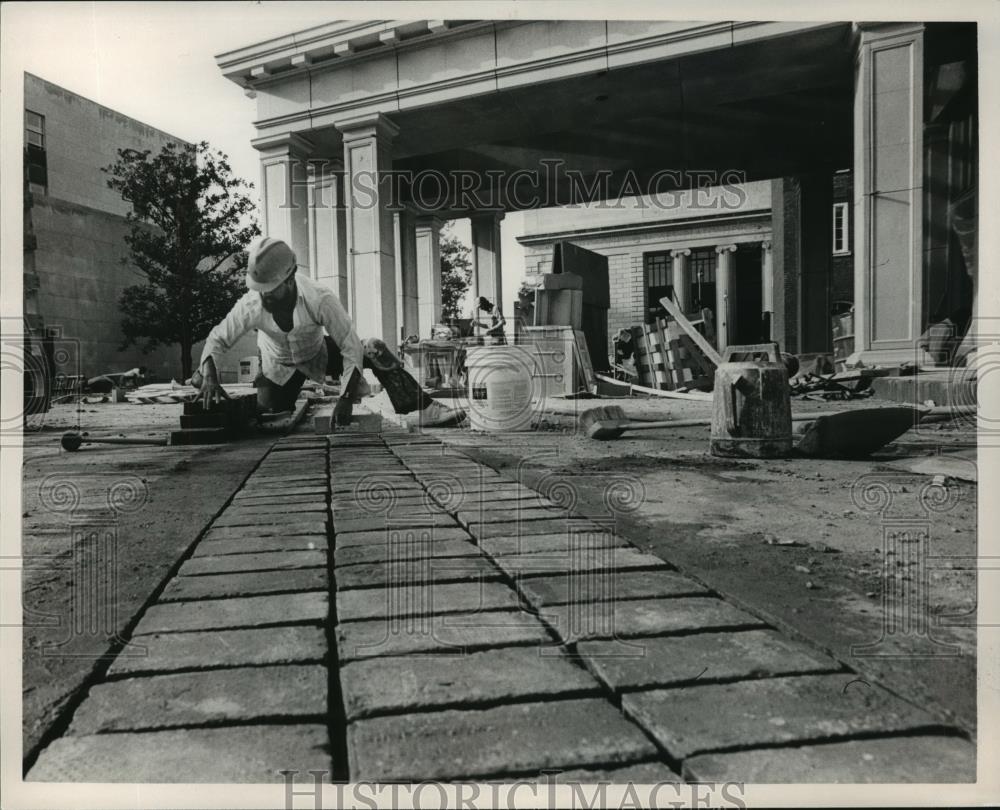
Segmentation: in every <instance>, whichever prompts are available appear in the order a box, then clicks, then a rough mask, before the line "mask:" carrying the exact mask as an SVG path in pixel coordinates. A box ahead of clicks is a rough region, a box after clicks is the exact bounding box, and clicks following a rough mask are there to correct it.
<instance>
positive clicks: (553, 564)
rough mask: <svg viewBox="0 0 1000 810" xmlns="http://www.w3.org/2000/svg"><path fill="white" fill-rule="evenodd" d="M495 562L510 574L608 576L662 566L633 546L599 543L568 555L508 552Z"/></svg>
mask: <svg viewBox="0 0 1000 810" xmlns="http://www.w3.org/2000/svg"><path fill="white" fill-rule="evenodd" d="M497 565H499V566H500V567H501V568H502V569H503V570H504V571H505V572H506V573H507V574H509V575H510V576H519V577H530V576H536V575H542V576H544V575H550V576H551V575H553V574H567V573H577V574H582V573H584V572H587V571H595V572H600V573H602V574H603V575H604V576H611V575H612V574H614V573H616V572H617V571H624V570H627V569H635V568H666V567H667V565H666V563H664V562H663V560H661V559H660V558H659V557H657V556H656V555H655V554H647V553H646V552H644V551H639V550H638V549H635V548H614V547H601V546H583V547H577V548H574V549H572V550H571V551H570V553H568V554H555V553H553V554H508V555H506V556H504V557H497Z"/></svg>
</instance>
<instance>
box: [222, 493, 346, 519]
mask: <svg viewBox="0 0 1000 810" xmlns="http://www.w3.org/2000/svg"><path fill="white" fill-rule="evenodd" d="M307 513H308V514H309V518H307V519H311V520H323V519H324V516H325V515H326V499H325V498H323V497H316V496H313V497H312V498H310V499H309V500H306V501H298V502H295V501H291V500H286V499H276V500H274V501H273V502H270V503H256V502H252V501H236V502H234V503H232V504H230V505H229V506H228V507H227V508H226V510H225V511H224V512H223V513H222V515H221V517H227V518H233V517H272V516H273V517H280V518H281V519H282V520H285V521H288V520H291V519H293V518H294V517H295V515H304V514H307ZM313 513H317V514H313Z"/></svg>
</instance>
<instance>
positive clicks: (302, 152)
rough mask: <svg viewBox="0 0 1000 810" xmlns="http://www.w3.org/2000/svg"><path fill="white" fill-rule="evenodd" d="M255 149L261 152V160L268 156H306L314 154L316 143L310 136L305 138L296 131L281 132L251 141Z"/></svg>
mask: <svg viewBox="0 0 1000 810" xmlns="http://www.w3.org/2000/svg"><path fill="white" fill-rule="evenodd" d="M251 145H252V146H253V148H254V149H256V150H257V151H258V152H260V153H261V155H260V158H261V160H267V159H268V158H287V157H294V158H300V159H301V158H304V157H306V156H307V155H310V154H312V152H313V150H314V149H315V148H316V145H315V144H314V143H313V142H312V141H310V140H309V139H308V138H303V137H302V136H301V135H299V134H298V133H296V132H281V133H279V134H277V135H268V136H266V137H264V138H256V139H254V140H253V141H252V142H251Z"/></svg>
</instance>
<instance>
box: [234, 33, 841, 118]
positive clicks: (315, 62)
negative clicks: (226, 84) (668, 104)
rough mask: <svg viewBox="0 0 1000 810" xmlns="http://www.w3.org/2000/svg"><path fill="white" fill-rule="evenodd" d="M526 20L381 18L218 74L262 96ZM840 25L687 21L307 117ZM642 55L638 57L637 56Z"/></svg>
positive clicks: (283, 42)
mask: <svg viewBox="0 0 1000 810" xmlns="http://www.w3.org/2000/svg"><path fill="white" fill-rule="evenodd" d="M531 22H533V21H530V20H461V21H451V22H449V21H443V20H419V21H407V22H403V21H398V20H382V21H377V22H373V23H365V24H352V25H348V26H345V24H343V23H331V24H328V25H326V26H317V27H316V28H311V29H308V30H307V31H303V32H300V33H297V34H289V35H287V36H285V37H279V38H277V39H274V40H268V41H267V42H263V43H260V44H258V45H253V46H249V47H247V48H242V49H239V50H237V51H230V52H228V53H224V54H220V55H219V56H217V57H216V62H217V63H218V65H219V67H220V69H221V70H222V72H223V74H224V75H225V76H226V77H227V78H228V79H230V80H232V81H234V82H235V83H236V84H238V85H240V86H241V87H244V88H246V89H250V90H256V89H260V90H262V91H266V89H267V87H268V86H269V85H271V84H274V83H287V82H288V81H290V80H294V79H296V78H302V79H303V80H305V79H306V78H307V77H308V76H309V75H313V74H317V73H322V72H327V71H335V70H337V69H338V68H342V67H345V66H346V65H348V64H355V65H356V64H358V63H360V62H362V61H365V60H371V59H378V58H385V57H386V56H387V55H389V54H397V55H398V54H399V53H401V52H404V51H407V50H415V49H422V48H428V47H434V46H436V45H438V44H441V43H442V42H443V41H444V40H445V39H455V38H461V37H469V36H475V35H477V34H482V33H483V32H486V31H493V32H494V34H496V33H497V32H498V31H500V30H503V29H507V28H511V27H515V26H518V25H526V24H530V23H531ZM835 25H843V23H839V22H837V23H828V22H798V23H790V22H785V23H771V22H717V23H693V24H691V25H690V27H687V28H682V29H676V28H675V29H673V30H666V31H660V32H657V33H654V34H649V35H646V36H637V37H635V38H625V39H622V40H620V41H612V39H611V38H608V37H606V38H605V40H604V42H603V43H601V44H599V45H590V46H588V47H583V48H581V49H579V50H577V51H573V52H570V53H563V54H558V55H553V56H549V57H545V58H540V59H537V58H536V59H528V60H525V61H519V62H516V63H514V64H504V65H501V64H500V63H499V62H498V61H494V62H493V64H492V65H490V66H489V67H484V68H482V69H480V70H476V71H474V72H469V73H466V74H464V75H461V76H457V77H456V76H451V77H447V78H444V79H440V80H433V81H428V82H424V83H423V84H419V85H413V86H409V87H405V88H402V87H399V86H396V87H393V88H392V89H391V90H383V91H382V92H380V93H378V94H377V95H370V96H366V97H365V98H361V99H352V100H350V101H347V102H340V103H333V104H330V105H327V106H325V107H318V108H315V109H312V110H310V113H311V115H312V116H313V117H319V116H323V117H326V118H328V119H330V123H333V122H335V121H336V119H337V118H339V117H340V116H341V115H344V116H348V117H349V116H350V115H351V113H352V111H353V110H355V109H359V110H360V109H364V110H366V111H370V110H372V109H373V108H374V109H378V110H380V111H381V112H388V113H392V112H394V111H396V110H397V109H399V108H400V107H401V106H407V107H414V106H419V103H420V99H421V98H422V97H424V98H427V99H428V103H432V102H433V101H434V100H439V99H440V96H441V94H442V93H443V94H445V95H447V96H451V95H452V94H453V93H454V92H455V91H456V90H459V91H460V90H461V88H463V87H468V88H470V90H472V91H473V92H474V93H481V92H484V89H485V91H487V92H496V91H498V90H500V89H502V88H503V87H504V86H506V85H510V86H515V85H520V84H523V83H526V82H528V81H530V76H531V74H537V75H539V76H544V74H546V73H547V72H550V71H557V72H562V73H585V72H586V71H587V70H591V69H599V70H612V69H614V68H615V63H616V62H617V61H622V62H623V64H636V63H639V62H642V61H652V60H655V59H662V58H664V49H666V50H668V51H669V52H670V55H671V56H682V55H684V54H687V53H697V52H699V51H703V50H706V49H719V48H726V47H730V48H731V47H736V46H737V45H740V44H743V43H746V42H750V41H755V40H758V39H767V38H770V37H774V36H779V35H782V34H790V33H793V32H798V31H810V30H814V29H820V28H824V27H831V26H835ZM643 52H645V53H643ZM301 117H302V113H301V112H296V113H287V114H282V115H277V116H272V117H269V118H262V119H259V120H257V121H255V122H254V124H255V126H256V127H257V128H258V129H266V128H269V127H281V126H285V125H287V124H293V123H295V122H296V121H298V120H300V119H301Z"/></svg>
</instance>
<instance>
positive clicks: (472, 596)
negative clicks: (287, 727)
mask: <svg viewBox="0 0 1000 810" xmlns="http://www.w3.org/2000/svg"><path fill="white" fill-rule="evenodd" d="M394 449H395V450H396V451H397V454H394V455H392V456H390V455H389V454H388V452H386V453H373V454H370V455H369V456H368V457H366V458H365V460H364V463H363V465H361V466H360V467H359V468H358V469H357V470H352V469H349V468H348V469H345V468H344V467H336V466H334V467H332V470H331V471H332V477H333V482H334V486H335V487H336V486H337V482H338V480H339V481H340V482H341V483H342V485H343V487H344V490H345V491H349V490H351V489H352V483H355V484H357V486H356V487H355V489H354V491H355V492H357V493H361V487H360V482H358V481H357V479H356V476H364V475H366V474H368V473H367V472H366V471H368V470H370V469H372V467H373V466H374V467H376V468H377V469H378V471H380V472H383V471H387V470H391V471H392V473H391V476H390V475H384V478H385V479H386V480H388V479H389V478H390V477H391V479H392V480H393V481H394V482H401V481H404V480H405V481H407V484H406V487H412V486H413V485H412V484H411V483H410V482H411V481H412V482H416V486H419V487H420V488H421V489H422V490H423V492H424V493H426V495H427V497H426V498H422V497H417V498H412V497H411V498H406V493H409V492H414V491H416V487H413V488H412V489H409V488H402V487H397V489H396V490H395V492H396V500H395V501H394V502H393V503H392V504H391V507H390V508H388V509H386V511H385V512H384V513H382V514H381V515H380V518H381V522H380V525H377V523H376V522H375V521H372V522H371V523H370V524H363V523H359V522H358V521H356V520H353V521H352V520H351V519H350V518H343V517H341V516H343V515H344V514H345V513H346V514H348V515H350V514H353V513H352V512H350V510H351V509H352V508H354V504H352V502H351V501H350V499H346V498H345V499H344V500H343V501H342V502H340V503H338V502H337V500H336V496H335V497H334V506H333V520H334V530H335V552H334V560H335V565H336V568H335V574H334V576H335V580H336V584H337V613H338V625H337V641H338V657H339V662H340V685H341V691H342V694H343V697H344V708H345V714H346V716H347V719H348V721H349V725H348V757H349V763H350V774H351V778H352V779H392V780H396V779H402V780H406V779H411V780H416V779H426V778H430V779H452V780H454V779H485V778H504V777H508V778H509V777H512V776H515V775H525V776H528V777H531V776H536V777H537V776H539V775H540V774H541V772H543V771H552V770H559V769H563V770H568V771H572V772H574V774H575V775H576V776H577V777H578V778H580V779H581V780H583V781H594V780H598V779H608V778H610V779H621V778H625V777H624V776H623V773H624V772H623V769H627V770H628V772H632V773H634V774H635V775H639V774H642V778H644V779H646V780H648V781H676V780H677V779H678V776H677V774H675V773H673V772H672V771H671V770H670V769H669V768H667V767H666V766H665V765H664V764H663V763H661V762H658V761H657V759H658V757H657V751H656V749H655V747H654V746H653V745H652V744H651V743H650V742H649V740H648V739H647V738H646V737H645V736H644V735H643V734H642V733H641V732H640V731H639V730H638V729H637V728H636V727H635V725H634V724H632V723H630V722H629V721H628V720H627V719H626V718H624V717H623V716H622V715H621V713H620V712H619V711H618V710H617V709H616V708H615V707H614V706H613V705H611V703H609V702H608V701H607V699H606V697H605V696H604V694H603V693H602V688H601V686H600V684H599V683H598V682H597V681H596V680H595V679H594V677H593V676H592V675H591V674H589V673H588V672H586V670H584V669H583V668H582V667H580V666H578V665H577V664H575V663H573V662H572V661H571V660H570V658H569V657H568V656H566V654H565V651H564V650H562V649H560V647H559V645H558V642H557V639H556V638H555V636H554V635H553V634H552V632H551V631H550V629H549V628H548V626H547V625H546V624H545V622H543V621H541V620H540V618H539V617H538V616H536V615H534V614H533V613H532V612H530V611H525V610H524V609H523V605H522V603H521V600H520V597H519V594H518V593H517V591H516V590H515V589H514V588H513V587H512V586H511V584H512V583H511V573H510V571H509V570H505V568H504V567H503V565H502V564H501V562H500V560H498V559H494V558H491V557H490V556H489V555H488V554H486V553H485V551H484V549H483V548H482V547H480V546H479V545H477V544H476V543H475V542H474V538H473V535H472V534H470V533H469V530H470V528H472V529H474V527H475V526H477V525H479V524H480V523H481V522H483V521H485V520H489V519H490V518H494V519H495V517H498V516H503V517H510V518H514V519H518V518H520V519H521V520H523V521H525V522H527V521H529V520H530V521H531V522H532V523H535V522H536V521H537V525H538V527H539V528H540V529H541V528H548V529H549V530H550V531H551V528H552V525H553V523H554V522H555V521H558V524H559V526H560V527H561V528H563V529H564V528H565V519H566V515H565V513H563V512H562V511H561V510H558V508H556V507H555V504H552V503H550V502H545V501H544V500H543V499H540V496H539V495H538V493H537V492H535V491H533V490H530V489H528V488H526V487H521V486H520V485H519V484H517V483H516V482H511V481H509V480H507V479H505V478H503V476H501V475H499V474H496V473H494V472H493V471H491V470H488V469H487V468H483V467H482V466H481V465H477V464H475V463H474V462H471V461H470V460H467V459H465V458H464V457H451V458H444V453H443V451H444V449H445V448H444V447H443V446H437V447H435V446H423V447H412V446H410V447H407V448H406V450H408V452H406V455H407V456H408V458H407V459H406V462H407V463H406V466H405V467H402V465H401V464H400V463H399V461H400V460H399V456H401V455H403V454H404V453H403V448H398V447H397V448H394ZM393 459H396V460H395V461H393ZM401 468H402V469H401ZM403 469H405V470H406V471H407V472H408V473H409V474H410V475H412V478H411V477H410V476H408V475H406V474H404V473H403V472H402V470H403ZM498 492H503V494H504V495H505V496H506V498H505V500H504V501H503V502H502V503H503V504H504V505H503V506H501V507H499V508H497V504H496V502H495V501H494V500H493V497H494V495H495V494H496V493H498ZM362 497H363V496H362ZM522 504H527V505H528V506H522ZM473 518H475V519H473ZM507 522H509V521H504V523H507ZM550 536H551V535H550ZM563 540H564V542H566V540H565V535H564V536H563ZM508 568H509V566H508Z"/></svg>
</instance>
